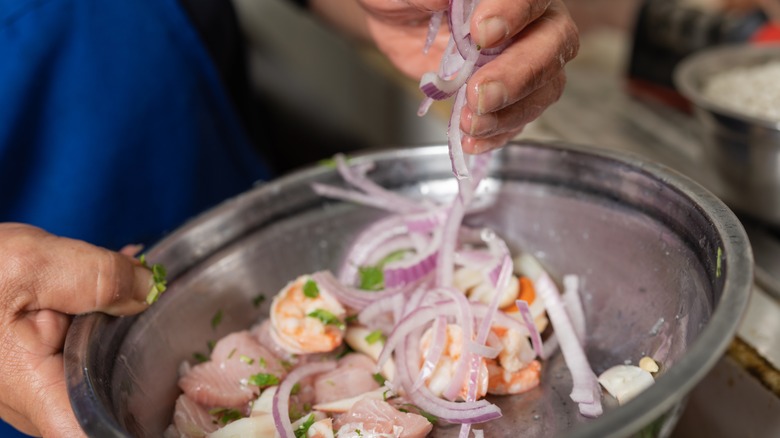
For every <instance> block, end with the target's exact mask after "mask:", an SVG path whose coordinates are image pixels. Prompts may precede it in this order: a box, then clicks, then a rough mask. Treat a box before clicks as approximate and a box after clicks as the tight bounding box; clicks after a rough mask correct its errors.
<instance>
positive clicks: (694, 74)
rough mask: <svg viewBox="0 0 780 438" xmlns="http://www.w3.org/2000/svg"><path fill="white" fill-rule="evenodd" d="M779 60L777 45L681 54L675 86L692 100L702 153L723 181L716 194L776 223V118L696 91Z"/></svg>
mask: <svg viewBox="0 0 780 438" xmlns="http://www.w3.org/2000/svg"><path fill="white" fill-rule="evenodd" d="M776 60H780V45H775V44H773V45H747V44H740V45H729V46H720V47H715V48H711V49H706V50H702V51H700V52H697V53H696V54H694V55H691V56H689V57H687V58H685V59H684V60H683V61H682V62H681V63H680V64H679V65H678V67H677V69H676V70H675V74H674V81H675V85H676V87H677V88H678V90H679V91H680V93H682V94H683V95H684V96H685V97H686V98H687V99H688V100H690V101H691V102H692V103H693V109H694V112H695V114H696V117H697V118H698V119H699V121H700V122H701V132H702V137H703V140H704V144H705V146H706V152H707V155H708V157H709V158H710V159H711V160H712V165H713V166H714V167H715V170H716V174H717V175H718V176H720V177H721V178H722V180H723V184H720V186H721V188H720V189H719V191H718V193H716V194H717V195H718V196H719V197H720V198H721V199H723V200H724V201H725V202H726V203H727V204H728V205H729V206H731V207H732V208H734V209H735V210H738V211H741V212H744V213H748V214H749V215H752V216H755V217H756V218H759V219H762V220H764V221H767V222H770V223H772V224H775V225H780V120H767V119H762V118H758V117H754V116H751V115H748V114H743V113H741V112H738V111H735V110H733V109H731V108H727V107H724V106H722V105H719V104H717V103H715V102H713V101H712V100H711V99H708V98H707V97H706V96H704V95H703V94H702V88H703V86H704V84H705V83H706V82H707V81H708V80H709V78H711V77H712V76H713V75H715V74H717V73H720V72H724V71H727V70H729V69H733V68H737V67H753V66H758V65H761V64H765V63H767V62H769V61H776Z"/></svg>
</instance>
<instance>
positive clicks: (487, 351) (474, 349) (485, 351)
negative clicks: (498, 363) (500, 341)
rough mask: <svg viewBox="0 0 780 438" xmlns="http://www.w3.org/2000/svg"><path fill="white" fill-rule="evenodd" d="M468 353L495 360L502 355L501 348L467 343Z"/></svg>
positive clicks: (471, 342) (472, 342)
mask: <svg viewBox="0 0 780 438" xmlns="http://www.w3.org/2000/svg"><path fill="white" fill-rule="evenodd" d="M466 351H468V352H469V353H471V354H474V355H476V356H480V357H484V358H485V359H495V358H496V357H498V354H499V353H501V348H500V347H491V346H490V345H486V344H479V343H477V342H474V341H468V342H466Z"/></svg>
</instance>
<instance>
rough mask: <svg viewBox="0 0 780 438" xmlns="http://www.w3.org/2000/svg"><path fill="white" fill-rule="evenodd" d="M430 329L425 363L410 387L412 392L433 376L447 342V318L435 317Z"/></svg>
mask: <svg viewBox="0 0 780 438" xmlns="http://www.w3.org/2000/svg"><path fill="white" fill-rule="evenodd" d="M432 329H433V333H432V335H431V346H430V348H429V349H428V352H427V353H425V361H424V362H423V365H422V368H420V374H418V375H417V379H416V381H415V382H414V384H413V385H412V389H411V390H412V392H414V391H417V390H418V389H419V388H420V386H422V385H424V384H425V381H426V380H427V379H428V377H430V376H431V375H432V374H433V371H434V370H435V369H436V366H437V365H438V364H439V359H441V353H442V352H443V351H444V344H445V343H446V342H447V318H445V317H444V316H439V317H436V320H435V321H434V322H433V327H432Z"/></svg>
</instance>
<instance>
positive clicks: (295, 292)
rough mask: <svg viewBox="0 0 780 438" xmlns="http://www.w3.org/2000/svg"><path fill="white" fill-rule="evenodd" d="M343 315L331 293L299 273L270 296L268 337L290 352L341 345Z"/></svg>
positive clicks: (301, 352) (343, 327)
mask: <svg viewBox="0 0 780 438" xmlns="http://www.w3.org/2000/svg"><path fill="white" fill-rule="evenodd" d="M345 316H346V310H345V309H344V307H342V306H341V304H340V303H339V302H338V301H337V300H336V298H334V297H333V295H331V294H330V293H329V292H328V291H327V290H325V289H324V288H322V287H319V286H318V285H317V283H315V282H314V281H313V280H312V279H311V277H310V276H308V275H303V276H300V277H298V278H297V279H295V280H294V281H292V282H290V283H289V284H287V286H285V287H284V288H283V289H282V290H281V291H280V292H279V293H278V294H277V295H276V297H274V300H273V302H272V303H271V337H272V338H273V340H274V341H275V342H276V343H277V344H279V345H280V346H281V347H282V348H284V349H285V350H287V351H289V352H290V353H294V354H307V353H326V352H329V351H333V350H334V349H336V347H338V346H339V345H341V342H342V339H343V337H344V329H345V324H344V318H345Z"/></svg>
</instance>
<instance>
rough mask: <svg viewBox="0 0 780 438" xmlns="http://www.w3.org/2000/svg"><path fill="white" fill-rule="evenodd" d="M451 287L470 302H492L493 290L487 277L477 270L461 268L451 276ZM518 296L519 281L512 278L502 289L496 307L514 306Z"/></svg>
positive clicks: (514, 277)
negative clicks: (465, 296) (461, 293)
mask: <svg viewBox="0 0 780 438" xmlns="http://www.w3.org/2000/svg"><path fill="white" fill-rule="evenodd" d="M452 282H453V286H455V288H456V289H458V290H459V291H461V292H463V293H465V294H466V295H467V296H468V297H469V299H470V300H471V301H478V302H481V303H484V304H490V302H491V300H493V294H494V293H495V290H496V289H495V288H494V287H493V286H492V285H491V284H490V282H489V281H488V279H487V276H486V275H485V274H484V273H483V272H482V271H479V270H477V269H473V268H466V267H462V268H459V269H457V270H455V273H454V274H453V279H452ZM519 295H520V280H519V279H518V278H517V277H516V276H514V275H513V276H512V278H511V279H510V280H509V285H508V286H507V287H506V289H504V291H503V293H502V295H501V298H499V302H498V307H499V308H501V309H503V308H507V307H511V306H514V304H515V300H516V299H517V298H518V297H519Z"/></svg>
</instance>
